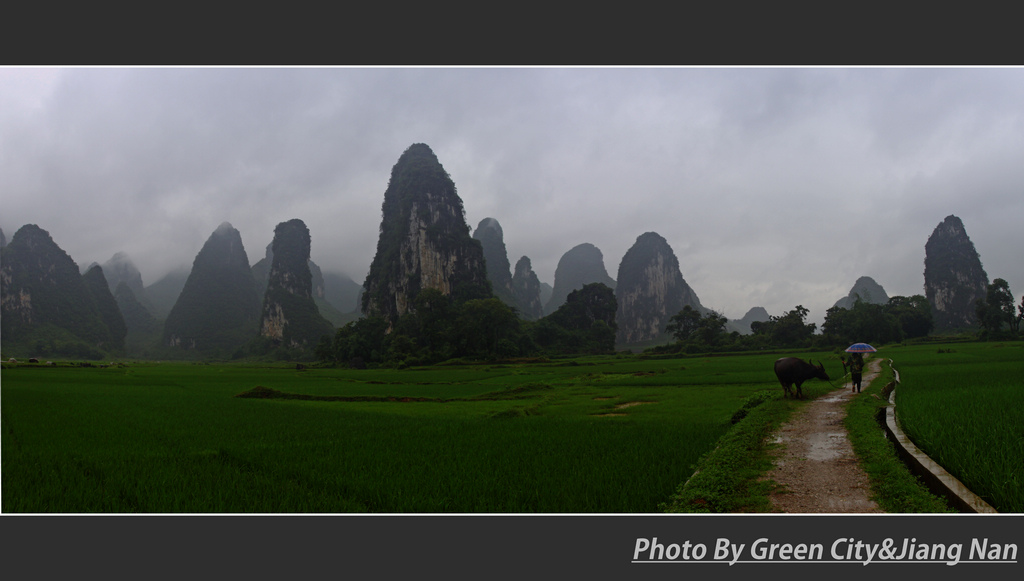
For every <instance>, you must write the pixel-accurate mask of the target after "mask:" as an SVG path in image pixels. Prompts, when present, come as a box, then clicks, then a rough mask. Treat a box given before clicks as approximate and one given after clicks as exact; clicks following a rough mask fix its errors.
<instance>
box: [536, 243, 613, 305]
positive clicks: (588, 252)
mask: <svg viewBox="0 0 1024 581" xmlns="http://www.w3.org/2000/svg"><path fill="white" fill-rule="evenodd" d="M594 282H599V283H601V284H603V285H605V286H607V287H608V288H610V289H612V290H613V291H614V290H615V281H614V280H613V279H612V277H610V276H608V271H607V270H606V269H605V267H604V255H603V254H601V251H600V250H599V249H598V248H597V247H596V246H594V245H593V244H590V243H588V242H584V243H583V244H579V245H577V246H574V247H573V248H571V249H569V251H568V252H566V253H565V254H563V255H562V258H560V259H559V260H558V266H557V267H556V268H555V285H554V287H553V288H552V289H551V298H550V299H548V302H547V303H545V304H544V312H545V313H554V312H555V311H557V310H558V307H560V306H562V304H563V303H565V299H566V297H567V296H569V293H571V292H572V291H574V290H577V289H581V288H583V286H584V285H587V284H590V283H594Z"/></svg>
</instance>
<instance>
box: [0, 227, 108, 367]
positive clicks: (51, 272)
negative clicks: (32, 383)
mask: <svg viewBox="0 0 1024 581" xmlns="http://www.w3.org/2000/svg"><path fill="white" fill-rule="evenodd" d="M97 281H100V282H102V287H103V288H102V289H97V288H96V284H95V283H96V282H97ZM101 291H105V294H104V292H101ZM108 298H110V291H109V289H108V288H106V280H105V279H103V278H102V269H98V268H97V270H96V271H95V272H93V274H92V275H90V276H89V277H88V279H86V278H84V277H83V275H82V274H81V273H80V272H79V269H78V265H77V264H75V261H74V260H72V259H71V257H70V256H69V255H68V254H67V253H66V252H64V250H63V249H61V248H60V246H58V245H57V243H56V242H54V241H53V238H51V237H50V234H49V233H48V232H47V231H46V230H43V229H42V228H40V227H39V226H37V225H35V224H28V225H25V226H23V227H21V228H20V229H19V230H18V231H17V232H15V234H14V236H13V237H12V238H11V240H10V243H9V244H7V245H6V246H4V247H3V249H2V250H0V305H2V316H0V326H2V331H0V333H2V336H3V348H4V352H5V353H16V354H21V355H23V356H32V355H39V356H49V355H65V356H76V357H83V358H90V359H99V358H102V357H105V356H106V355H107V354H108V353H116V352H118V351H120V350H121V349H122V348H123V341H124V334H123V330H122V326H123V324H124V323H123V320H122V321H121V322H120V325H119V324H118V323H117V316H116V315H115V314H114V313H111V312H110V311H109V307H110V304H109V302H107V300H106V299H108ZM111 300H112V299H111ZM97 303H100V304H101V305H103V306H102V309H101V307H100V306H99V305H98V304H97ZM114 310H115V311H116V308H115V309H114ZM110 325H112V326H113V327H114V328H113V329H112V328H111V326H110Z"/></svg>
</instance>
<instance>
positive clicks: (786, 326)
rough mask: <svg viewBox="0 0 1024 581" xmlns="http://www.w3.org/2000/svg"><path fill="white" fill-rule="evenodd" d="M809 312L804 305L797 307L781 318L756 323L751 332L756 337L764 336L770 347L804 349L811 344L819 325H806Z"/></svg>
mask: <svg viewBox="0 0 1024 581" xmlns="http://www.w3.org/2000/svg"><path fill="white" fill-rule="evenodd" d="M809 312H810V311H808V310H807V309H806V308H804V306H803V305H797V306H796V307H795V308H794V309H793V310H792V311H789V312H788V313H786V314H784V315H782V316H781V317H774V316H772V317H769V318H768V320H767V321H763V322H762V321H755V322H753V323H751V324H750V330H751V331H752V332H753V333H754V334H755V335H761V336H764V337H765V338H766V339H767V341H768V343H769V344H770V345H774V346H777V347H802V346H807V345H810V344H811V340H812V338H813V336H814V331H815V329H817V325H815V324H814V323H810V324H808V323H805V322H804V321H805V320H806V319H807V314H808V313H809Z"/></svg>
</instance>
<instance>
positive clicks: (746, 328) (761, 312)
mask: <svg viewBox="0 0 1024 581" xmlns="http://www.w3.org/2000/svg"><path fill="white" fill-rule="evenodd" d="M770 318H771V317H770V316H769V315H768V311H766V310H765V308H764V307H754V308H752V309H750V310H749V311H747V314H745V315H743V318H741V319H729V322H727V323H726V324H725V330H726V331H728V332H729V333H732V332H733V331H736V332H738V333H739V334H741V335H749V334H750V333H751V330H750V324H751V323H754V322H758V323H766V322H768V320H769V319H770Z"/></svg>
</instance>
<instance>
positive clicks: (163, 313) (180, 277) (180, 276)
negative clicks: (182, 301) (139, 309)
mask: <svg viewBox="0 0 1024 581" xmlns="http://www.w3.org/2000/svg"><path fill="white" fill-rule="evenodd" d="M190 272H191V270H190V269H189V268H187V267H181V268H177V269H175V270H172V271H171V272H168V273H167V274H165V275H164V276H162V277H160V279H159V280H157V281H156V282H154V283H153V284H151V285H149V286H147V287H145V295H146V297H148V298H149V302H150V303H151V304H152V305H153V310H152V311H151V313H152V314H153V316H154V317H156V318H157V319H160V320H161V321H162V320H164V319H166V318H167V315H168V314H169V313H170V312H171V309H172V308H174V303H176V302H177V301H178V297H179V296H181V289H183V288H185V282H186V281H187V280H188V275H189V273H190ZM136 299H138V297H136Z"/></svg>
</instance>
